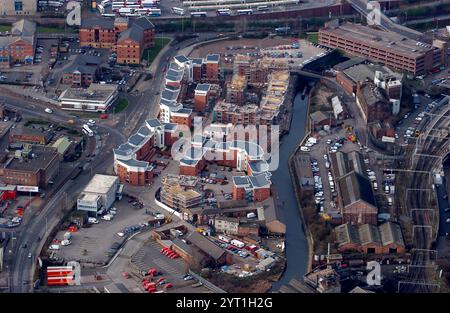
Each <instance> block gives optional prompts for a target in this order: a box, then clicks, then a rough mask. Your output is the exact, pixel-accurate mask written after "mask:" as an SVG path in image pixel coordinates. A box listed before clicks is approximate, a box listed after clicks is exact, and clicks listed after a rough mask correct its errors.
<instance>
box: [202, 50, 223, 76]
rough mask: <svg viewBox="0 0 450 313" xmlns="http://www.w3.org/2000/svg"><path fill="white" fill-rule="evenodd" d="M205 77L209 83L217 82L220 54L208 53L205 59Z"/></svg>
mask: <svg viewBox="0 0 450 313" xmlns="http://www.w3.org/2000/svg"><path fill="white" fill-rule="evenodd" d="M205 72H206V73H205V78H206V81H207V82H209V83H217V82H218V81H219V79H220V55H219V54H208V55H207V56H206V60H205Z"/></svg>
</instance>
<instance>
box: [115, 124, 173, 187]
mask: <svg viewBox="0 0 450 313" xmlns="http://www.w3.org/2000/svg"><path fill="white" fill-rule="evenodd" d="M164 133H165V126H164V124H162V123H161V122H160V121H159V120H156V119H152V120H147V121H146V122H145V125H144V126H142V127H141V128H140V129H139V130H138V132H137V133H136V134H134V135H132V136H131V137H130V138H129V139H128V141H127V142H126V143H124V144H122V145H120V146H119V147H118V148H117V149H114V150H113V151H114V171H115V173H116V174H117V175H118V176H119V179H120V181H121V182H123V183H125V182H126V183H129V184H130V185H135V186H143V185H145V184H148V183H150V182H152V181H153V177H154V175H153V170H154V166H153V164H152V163H150V162H149V161H150V160H151V158H152V157H153V155H154V154H155V152H156V149H162V148H164V147H165V142H164V139H165V138H166V136H165V134H164Z"/></svg>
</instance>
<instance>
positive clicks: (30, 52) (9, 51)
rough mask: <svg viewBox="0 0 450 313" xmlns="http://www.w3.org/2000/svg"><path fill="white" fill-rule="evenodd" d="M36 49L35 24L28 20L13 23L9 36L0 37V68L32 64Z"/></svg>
mask: <svg viewBox="0 0 450 313" xmlns="http://www.w3.org/2000/svg"><path fill="white" fill-rule="evenodd" d="M35 48H36V24H35V23H33V22H30V21H28V20H24V19H22V20H20V21H17V22H15V23H14V24H13V25H12V28H11V34H10V35H9V36H1V37H0V68H8V67H10V65H11V64H15V63H26V64H32V63H33V58H34V50H35Z"/></svg>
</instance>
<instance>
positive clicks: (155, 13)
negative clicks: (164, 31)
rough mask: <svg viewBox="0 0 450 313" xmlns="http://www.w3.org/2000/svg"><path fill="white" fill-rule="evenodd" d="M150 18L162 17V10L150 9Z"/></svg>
mask: <svg viewBox="0 0 450 313" xmlns="http://www.w3.org/2000/svg"><path fill="white" fill-rule="evenodd" d="M147 12H148V13H147V15H148V16H161V9H148V11H147Z"/></svg>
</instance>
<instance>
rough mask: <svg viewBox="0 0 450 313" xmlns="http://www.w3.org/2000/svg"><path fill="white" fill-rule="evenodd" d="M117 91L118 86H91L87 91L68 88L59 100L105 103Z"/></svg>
mask: <svg viewBox="0 0 450 313" xmlns="http://www.w3.org/2000/svg"><path fill="white" fill-rule="evenodd" d="M116 91H117V85H114V84H91V85H90V86H89V88H87V89H86V88H67V89H66V90H65V91H63V93H62V94H61V96H60V97H59V100H60V101H64V100H93V101H102V102H105V101H107V100H108V98H109V97H111V95H112V94H113V93H115V92H116Z"/></svg>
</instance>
